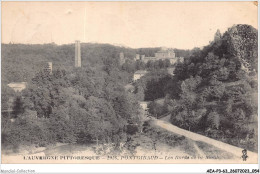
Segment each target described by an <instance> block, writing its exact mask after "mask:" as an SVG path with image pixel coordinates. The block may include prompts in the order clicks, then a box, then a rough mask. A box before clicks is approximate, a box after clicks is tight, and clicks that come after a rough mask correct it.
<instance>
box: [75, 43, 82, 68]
mask: <svg viewBox="0 0 260 174" xmlns="http://www.w3.org/2000/svg"><path fill="white" fill-rule="evenodd" d="M75 67H81V52H80V41H79V40H76V41H75Z"/></svg>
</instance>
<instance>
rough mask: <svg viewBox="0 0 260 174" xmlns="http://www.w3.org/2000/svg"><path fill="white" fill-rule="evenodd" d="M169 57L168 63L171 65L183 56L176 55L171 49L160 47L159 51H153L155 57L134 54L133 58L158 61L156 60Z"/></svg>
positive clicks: (181, 59)
mask: <svg viewBox="0 0 260 174" xmlns="http://www.w3.org/2000/svg"><path fill="white" fill-rule="evenodd" d="M160 59H161V60H166V59H169V60H170V63H171V64H172V65H173V64H175V63H176V62H178V61H181V62H182V61H183V57H176V54H175V52H174V50H173V49H167V48H161V50H160V51H158V52H156V53H155V57H145V55H141V57H140V55H139V54H136V57H135V60H141V61H143V62H145V63H147V62H148V61H158V60H160Z"/></svg>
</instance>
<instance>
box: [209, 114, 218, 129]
mask: <svg viewBox="0 0 260 174" xmlns="http://www.w3.org/2000/svg"><path fill="white" fill-rule="evenodd" d="M207 121H208V124H209V125H210V127H211V128H213V129H219V126H220V117H219V114H218V113H217V112H215V111H212V112H210V113H209V115H208V119H207Z"/></svg>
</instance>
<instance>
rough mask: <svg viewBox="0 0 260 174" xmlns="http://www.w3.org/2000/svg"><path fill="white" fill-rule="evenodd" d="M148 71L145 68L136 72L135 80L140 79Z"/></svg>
mask: <svg viewBox="0 0 260 174" xmlns="http://www.w3.org/2000/svg"><path fill="white" fill-rule="evenodd" d="M147 73H148V72H147V71H145V70H138V71H136V72H135V73H134V77H133V81H136V80H139V79H140V78H141V77H143V76H144V75H145V74H147Z"/></svg>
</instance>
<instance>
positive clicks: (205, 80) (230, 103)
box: [171, 25, 258, 151]
mask: <svg viewBox="0 0 260 174" xmlns="http://www.w3.org/2000/svg"><path fill="white" fill-rule="evenodd" d="M257 71H258V70H257V30H256V29H254V28H252V27H251V26H248V25H236V26H233V27H231V28H230V29H228V31H226V32H225V33H224V34H223V36H222V35H221V34H220V33H219V32H217V33H216V35H215V39H214V41H212V42H211V43H210V44H209V45H208V46H206V47H204V48H203V49H202V50H197V51H196V52H194V53H193V54H192V55H191V56H190V57H189V58H187V59H185V61H184V63H180V64H178V65H177V66H176V69H175V74H176V78H177V79H178V80H179V82H178V84H179V89H181V92H180V94H179V95H178V96H177V97H173V98H172V102H171V105H172V108H173V109H172V111H171V112H172V116H171V122H172V123H173V124H174V125H177V126H180V127H182V128H185V129H188V130H191V131H194V132H198V133H201V134H205V135H207V136H209V137H213V138H215V139H218V140H221V141H224V142H227V143H230V144H233V145H237V146H240V147H242V148H247V149H251V150H254V151H257V122H256V120H257V102H256V101H255V100H254V99H253V96H254V95H255V94H256V93H257V81H256V79H257V76H256V72H257Z"/></svg>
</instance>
